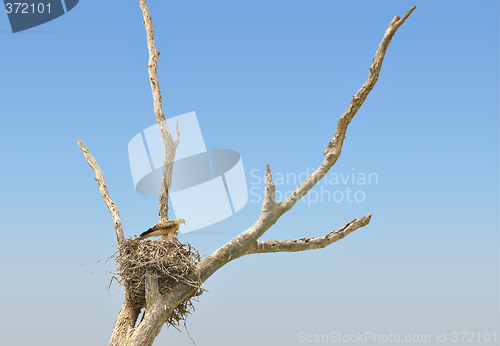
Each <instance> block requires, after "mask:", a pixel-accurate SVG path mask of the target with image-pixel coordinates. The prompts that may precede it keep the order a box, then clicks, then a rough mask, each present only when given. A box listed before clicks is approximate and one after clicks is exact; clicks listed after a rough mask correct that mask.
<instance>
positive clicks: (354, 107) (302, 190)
mask: <svg viewBox="0 0 500 346" xmlns="http://www.w3.org/2000/svg"><path fill="white" fill-rule="evenodd" d="M416 7H417V5H414V6H413V7H412V8H411V9H410V10H409V11H408V12H407V13H406V14H405V16H404V17H403V19H400V18H399V16H396V17H394V19H393V20H392V21H391V23H390V24H389V27H388V28H387V30H386V31H385V35H384V38H383V39H382V42H380V45H379V46H378V49H377V52H376V53H375V57H374V58H373V61H372V65H371V67H370V73H369V75H368V79H367V80H366V82H365V84H363V86H362V87H361V89H359V90H358V92H357V93H356V94H355V95H354V96H353V98H352V100H351V103H350V105H349V107H348V108H347V110H346V111H345V112H344V114H342V116H341V117H340V119H339V121H338V122H337V129H336V130H335V134H334V135H333V139H332V140H331V141H330V143H328V145H327V146H326V149H325V151H323V154H324V155H325V159H324V161H323V164H322V165H321V166H320V167H319V168H318V169H317V170H316V171H314V172H313V173H312V174H311V175H310V176H309V177H308V178H307V179H306V180H305V181H304V182H303V183H302V184H301V185H300V186H299V187H298V188H297V189H296V190H295V191H294V192H293V193H292V194H291V195H290V196H289V197H288V198H287V199H285V200H284V201H283V202H281V203H280V209H281V210H282V212H283V213H285V212H286V211H288V210H290V208H292V207H293V205H294V204H295V203H297V201H298V200H299V199H300V198H302V196H304V195H305V194H306V193H307V192H308V191H309V190H310V189H311V188H312V187H313V186H314V185H315V184H316V183H317V182H318V181H319V180H321V179H322V178H323V177H324V176H325V175H326V174H327V173H328V171H329V170H330V168H331V167H332V166H333V165H334V164H335V162H337V159H338V158H339V156H340V153H341V151H342V144H343V143H344V139H345V134H346V131H347V126H348V125H349V123H350V122H351V120H352V118H353V117H354V116H355V115H356V113H357V112H358V110H359V109H360V108H361V106H362V105H363V103H364V102H365V100H366V97H367V96H368V94H369V93H370V91H372V89H373V87H374V86H375V83H377V80H378V76H379V74H380V70H381V69H382V62H383V61H384V57H385V52H386V51H387V48H388V47H389V43H391V39H392V37H393V36H394V34H395V33H396V31H397V30H398V28H399V27H400V26H401V25H402V24H403V23H404V22H405V20H406V19H407V18H408V16H409V15H410V14H411V13H412V12H413V10H415V8H416Z"/></svg>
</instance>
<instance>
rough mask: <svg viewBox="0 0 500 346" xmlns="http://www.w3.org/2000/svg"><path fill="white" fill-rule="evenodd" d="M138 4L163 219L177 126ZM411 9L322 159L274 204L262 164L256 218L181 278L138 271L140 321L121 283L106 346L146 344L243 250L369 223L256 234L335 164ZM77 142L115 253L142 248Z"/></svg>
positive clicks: (302, 244)
mask: <svg viewBox="0 0 500 346" xmlns="http://www.w3.org/2000/svg"><path fill="white" fill-rule="evenodd" d="M139 4H140V7H141V10H142V14H143V16H144V22H143V24H144V26H145V28H146V34H147V44H148V50H149V62H148V71H149V79H150V82H151V89H152V93H153V99H154V111H155V115H156V121H157V123H158V126H159V127H160V131H161V135H162V139H163V143H164V145H165V159H164V165H163V178H162V182H161V190H160V197H159V220H160V221H163V220H168V193H169V188H170V184H171V180H172V163H173V160H174V156H175V151H176V149H177V146H178V144H179V137H180V131H179V128H178V126H177V139H176V140H175V141H174V140H172V136H171V134H170V132H169V129H168V127H167V123H166V120H165V115H164V113H163V107H162V99H161V93H160V86H159V82H158V76H157V74H156V67H157V63H158V57H159V55H160V53H159V51H158V50H156V47H155V39H154V30H153V21H152V19H151V14H150V12H149V9H148V6H147V5H146V2H145V0H139ZM415 8H416V5H415V6H413V7H412V8H411V9H410V10H409V11H408V12H407V13H406V14H405V15H404V17H403V18H400V17H399V16H396V17H394V19H393V20H392V21H391V22H390V24H389V27H388V28H387V30H386V32H385V34H384V37H383V39H382V42H381V43H380V45H379V47H378V49H377V51H376V53H375V57H374V59H373V62H372V65H371V67H370V72H369V75H368V79H367V80H366V82H365V83H364V84H363V86H362V87H361V88H360V89H359V91H358V92H357V93H356V94H355V95H354V96H353V98H352V100H351V102H350V104H349V107H348V108H347V110H346V111H345V112H344V114H342V116H341V117H340V119H339V120H338V123H337V129H336V130H335V133H334V135H333V139H332V140H331V141H330V142H329V143H328V144H327V146H326V149H325V150H324V151H323V154H324V160H323V163H322V164H321V165H320V166H319V168H318V169H316V170H315V171H314V172H313V173H312V174H311V175H309V177H308V178H307V179H306V180H305V181H304V182H303V183H302V184H301V185H300V186H298V187H297V188H296V189H295V191H294V192H293V193H292V194H291V195H290V196H289V197H288V198H286V199H285V200H283V201H282V202H280V203H277V202H276V201H275V199H274V194H275V186H274V184H273V179H272V176H271V169H270V168H269V165H268V166H267V167H266V171H265V193H264V199H263V204H262V212H261V215H260V216H259V218H258V219H257V221H256V222H255V223H254V224H253V225H252V226H251V227H250V228H249V229H247V230H246V231H244V232H243V233H241V234H239V235H238V236H236V237H235V238H234V239H232V240H231V241H230V242H229V243H227V244H225V245H224V246H222V247H221V248H219V249H218V250H217V251H215V252H214V253H212V254H211V255H209V256H208V257H206V258H205V259H204V260H202V261H198V262H195V265H194V266H193V267H192V268H191V269H192V270H190V271H189V273H188V274H186V276H185V280H177V279H176V281H175V282H174V284H170V286H169V287H168V289H167V290H166V289H165V288H164V287H163V286H164V285H165V281H162V280H160V279H159V278H158V276H155V275H154V274H152V273H150V272H149V271H146V272H144V273H143V278H142V280H143V291H141V292H142V294H143V297H142V298H143V299H144V304H143V308H144V314H143V316H142V318H141V320H140V321H138V317H139V315H140V312H141V309H140V308H137V306H134V305H133V304H132V302H131V301H130V300H129V298H128V295H127V287H125V296H126V298H125V301H124V303H123V306H122V308H121V310H120V312H119V314H118V318H117V320H116V323H115V326H114V329H113V333H112V336H111V340H110V343H109V345H111V346H116V345H122V346H124V345H127V346H128V345H130V346H131V345H135V346H147V345H151V344H152V343H153V341H154V339H155V338H156V336H157V335H158V334H159V333H160V330H161V328H162V326H163V325H164V324H165V323H167V322H169V321H171V319H172V318H173V317H172V316H173V315H175V313H176V309H179V306H181V305H182V304H183V303H185V302H186V301H188V300H189V299H190V298H191V297H193V296H195V295H198V294H200V286H199V285H200V284H201V283H203V282H205V280H207V279H208V278H209V277H210V276H211V275H212V274H214V273H215V272H216V271H217V270H218V269H219V268H221V267H222V266H224V265H225V264H226V263H228V262H229V261H232V260H235V259H237V258H239V257H242V256H245V255H249V254H257V253H266V252H294V251H304V250H311V249H318V248H324V247H326V246H328V245H330V244H332V243H333V242H335V241H337V240H339V239H342V238H344V237H345V236H346V235H348V234H349V233H351V232H353V231H355V230H356V229H358V228H360V227H363V226H366V225H367V224H368V223H369V222H370V218H371V214H368V215H366V216H363V217H360V218H359V219H355V220H353V221H351V222H349V223H347V224H346V225H344V226H342V227H341V228H339V229H337V230H335V231H332V232H330V233H328V234H326V235H324V236H323V237H319V238H303V239H299V240H267V241H260V240H259V238H260V237H261V236H262V235H263V234H264V233H265V232H266V231H267V230H268V229H269V228H270V227H271V226H272V225H274V223H275V222H276V221H278V219H279V218H280V217H281V216H282V215H283V214H284V213H286V212H287V211H289V210H290V209H291V208H292V207H293V206H294V205H295V203H297V201H298V200H299V199H300V198H302V197H303V196H304V195H305V194H306V193H307V192H308V191H309V190H310V189H311V188H312V187H313V186H314V185H315V184H316V183H317V182H318V181H319V180H321V179H322V178H323V177H324V176H325V175H326V174H327V172H328V171H329V169H330V168H331V167H332V166H333V165H334V164H335V162H336V161H337V159H338V158H339V156H340V153H341V150H342V144H343V142H344V138H345V134H346V130H347V126H348V125H349V123H350V122H351V120H352V119H353V117H354V115H355V114H356V113H357V111H358V110H359V108H360V107H361V105H362V104H363V102H364V101H365V100H366V97H367V96H368V94H369V93H370V91H371V90H372V89H373V87H374V86H375V83H376V82H377V80H378V77H379V74H380V70H381V68H382V62H383V60H384V56H385V53H386V51H387V48H388V46H389V43H390V42H391V39H392V37H393V36H394V34H395V33H396V31H397V30H398V28H399V27H400V26H401V25H402V24H403V23H404V22H405V20H406V19H407V18H408V17H409V16H410V14H411V13H412V12H413V10H414V9H415ZM78 145H79V146H80V148H81V150H82V152H83V155H84V156H85V158H86V160H87V163H88V164H89V165H90V167H91V168H92V169H93V170H94V172H95V175H96V178H95V180H96V181H97V183H98V187H99V189H100V191H101V196H102V198H103V199H104V201H105V203H106V205H107V206H108V208H109V210H110V212H111V215H112V217H113V221H114V228H115V232H116V238H117V241H118V250H119V252H123V251H129V250H125V249H126V245H127V244H135V245H134V246H136V247H135V248H134V249H132V250H130V251H132V253H134V251H136V252H137V251H142V250H140V249H138V248H137V246H139V245H137V244H139V242H138V241H137V240H134V239H131V238H130V239H127V238H125V236H124V233H123V228H122V224H121V221H120V215H119V213H118V209H117V207H116V205H115V204H114V203H113V201H112V200H111V198H110V196H109V191H108V188H107V186H106V182H105V180H104V175H103V174H102V172H101V170H100V168H99V166H98V165H97V162H96V161H95V160H94V158H93V156H92V155H91V153H90V152H89V150H88V149H87V147H86V146H85V144H83V142H82V141H80V140H78ZM134 242H135V243H134ZM157 242H160V241H157ZM142 243H144V242H141V244H142ZM151 243H152V242H151ZM151 243H150V244H151ZM179 244H180V243H178V244H177V245H175V246H177V247H179V248H180V247H182V246H181V245H179ZM160 245H161V244H160ZM145 246H146V245H145ZM148 246H149V245H148ZM161 246H163V245H161ZM169 246H170V245H169ZM119 255H120V256H121V255H123V254H122V253H120V254H119ZM127 261H128V259H127ZM193 283H195V284H193ZM181 317H182V316H181Z"/></svg>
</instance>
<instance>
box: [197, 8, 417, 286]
mask: <svg viewBox="0 0 500 346" xmlns="http://www.w3.org/2000/svg"><path fill="white" fill-rule="evenodd" d="M415 8H416V5H415V6H413V7H412V8H411V9H410V10H409V11H408V12H407V13H406V14H405V16H404V17H403V18H402V19H401V18H400V17H399V16H396V17H394V19H393V20H392V21H391V23H390V24H389V27H388V28H387V30H386V32H385V34H384V37H383V39H382V42H381V43H380V45H379V47H378V49H377V52H376V53H375V57H374V58H373V62H372V65H371V67H370V73H369V75H368V79H367V80H366V82H365V83H364V84H363V86H362V87H361V89H359V91H358V92H357V93H356V94H355V95H354V96H353V98H352V100H351V103H350V105H349V107H348V108H347V110H346V111H345V112H344V114H342V116H341V117H340V119H339V120H338V122H337V129H336V131H335V134H334V136H333V139H332V140H331V141H330V142H329V143H328V145H327V147H326V149H325V151H324V152H323V154H324V156H325V158H324V160H323V163H322V164H321V166H320V167H319V168H318V169H316V171H314V172H313V173H312V174H311V175H309V176H308V177H307V179H306V180H305V181H304V182H303V183H302V184H301V185H300V186H299V187H297V189H295V191H294V192H293V193H292V194H291V195H290V196H289V197H288V198H287V199H285V200H284V201H282V202H281V203H279V204H277V203H276V202H275V201H274V191H275V187H274V184H273V181H272V176H271V170H270V168H269V165H268V166H267V167H266V175H265V184H266V187H265V195H264V200H263V204H262V212H261V215H260V217H259V219H258V220H257V222H255V224H254V225H253V226H251V227H250V228H249V229H248V230H246V231H245V232H243V233H241V234H240V235H238V236H236V237H235V238H233V239H232V240H231V241H230V242H229V243H227V244H226V245H224V246H222V247H221V248H219V249H218V250H216V251H215V252H214V253H213V254H211V255H210V256H208V257H207V258H205V259H204V260H203V261H202V262H200V263H199V264H198V266H197V271H198V273H199V275H200V277H201V279H202V281H205V280H206V279H207V278H208V277H210V275H212V274H213V273H214V272H215V271H217V270H218V269H219V268H220V267H222V266H223V265H225V264H226V263H228V262H229V261H231V260H233V259H235V258H238V257H241V256H243V255H245V254H247V252H248V251H249V249H250V247H251V246H252V245H253V244H254V243H255V242H256V241H257V239H259V238H260V237H261V236H262V235H263V234H264V233H265V232H266V231H267V230H268V229H269V228H270V227H271V226H272V225H273V224H274V223H275V222H276V221H277V220H278V219H279V218H280V217H281V215H283V214H284V213H286V212H287V211H288V210H290V209H291V208H292V207H293V206H294V205H295V203H297V201H298V200H299V199H300V198H302V197H303V196H304V195H305V194H306V193H307V192H308V191H309V190H310V189H311V188H312V187H313V186H314V185H315V184H316V183H317V182H318V181H320V180H321V179H322V178H323V177H324V176H325V175H326V174H327V173H328V171H329V170H330V168H331V167H332V166H333V165H334V164H335V162H337V159H338V158H339V156H340V153H341V150H342V144H343V142H344V138H345V134H346V131H347V126H348V125H349V123H350V122H351V120H352V118H353V117H354V115H356V113H357V111H358V110H359V108H360V107H361V106H362V105H363V102H364V101H365V100H366V97H367V96H368V94H369V93H370V91H371V90H372V89H373V87H374V86H375V83H376V82H377V80H378V77H379V74H380V70H381V68H382V62H383V60H384V57H385V52H386V51H387V47H389V43H390V42H391V39H392V37H393V36H394V34H395V33H396V31H397V29H398V28H399V27H400V26H401V25H402V24H403V23H404V22H405V20H406V19H407V18H408V16H409V15H410V14H411V13H412V12H413V10H415ZM365 221H366V223H368V222H369V221H370V218H367V219H365Z"/></svg>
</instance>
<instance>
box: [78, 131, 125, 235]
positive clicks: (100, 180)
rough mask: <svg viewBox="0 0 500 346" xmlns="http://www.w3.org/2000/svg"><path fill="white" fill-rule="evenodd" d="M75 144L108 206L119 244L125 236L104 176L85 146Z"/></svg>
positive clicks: (79, 142) (79, 141) (81, 143)
mask: <svg viewBox="0 0 500 346" xmlns="http://www.w3.org/2000/svg"><path fill="white" fill-rule="evenodd" d="M76 142H77V143H78V146H79V147H80V149H81V151H82V153H83V156H85V159H86V160H87V163H88V164H89V166H90V168H92V169H93V170H94V172H95V178H94V179H95V181H97V186H98V187H99V190H100V191H101V196H102V199H103V200H104V203H106V205H107V206H108V209H109V212H110V213H111V216H112V217H113V224H114V226H115V233H116V239H117V241H118V244H120V243H122V242H124V241H125V236H124V235H123V227H122V222H121V220H120V213H119V212H118V208H117V207H116V205H115V203H114V202H113V200H112V199H111V197H109V191H108V186H107V185H106V180H104V175H103V174H102V171H101V169H100V168H99V165H98V164H97V162H96V160H94V157H93V156H92V154H91V153H90V151H89V149H87V146H86V145H85V144H84V143H83V142H82V141H81V140H77V141H76Z"/></svg>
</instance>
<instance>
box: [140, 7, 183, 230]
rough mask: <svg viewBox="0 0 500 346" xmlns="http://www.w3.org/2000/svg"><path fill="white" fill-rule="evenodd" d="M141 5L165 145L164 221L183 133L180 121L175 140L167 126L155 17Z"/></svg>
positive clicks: (160, 205) (161, 201) (161, 210)
mask: <svg viewBox="0 0 500 346" xmlns="http://www.w3.org/2000/svg"><path fill="white" fill-rule="evenodd" d="M139 6H140V7H141V10H142V15H143V17H144V22H143V24H144V27H145V28H146V36H147V42H148V51H149V61H148V72H149V81H150V82H151V91H152V92H153V104H154V111H155V116H156V122H157V123H158V127H159V128H160V133H161V138H162V141H163V144H164V146H165V158H164V159H163V177H162V180H161V186H160V194H159V197H158V219H159V221H160V222H162V221H166V220H168V194H169V191H170V186H171V184H172V172H173V164H174V158H175V151H176V150H177V147H178V146H179V140H180V135H181V133H180V131H179V123H177V126H176V130H177V139H176V140H175V141H174V140H173V139H172V134H171V133H170V130H169V129H168V126H167V120H166V119H165V114H164V113H163V105H162V99H161V92H160V82H159V81H158V75H157V73H156V67H157V65H158V57H159V56H160V51H158V50H156V45H155V32H154V28H153V19H152V18H151V13H150V12H149V8H148V5H147V4H146V1H145V0H139Z"/></svg>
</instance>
